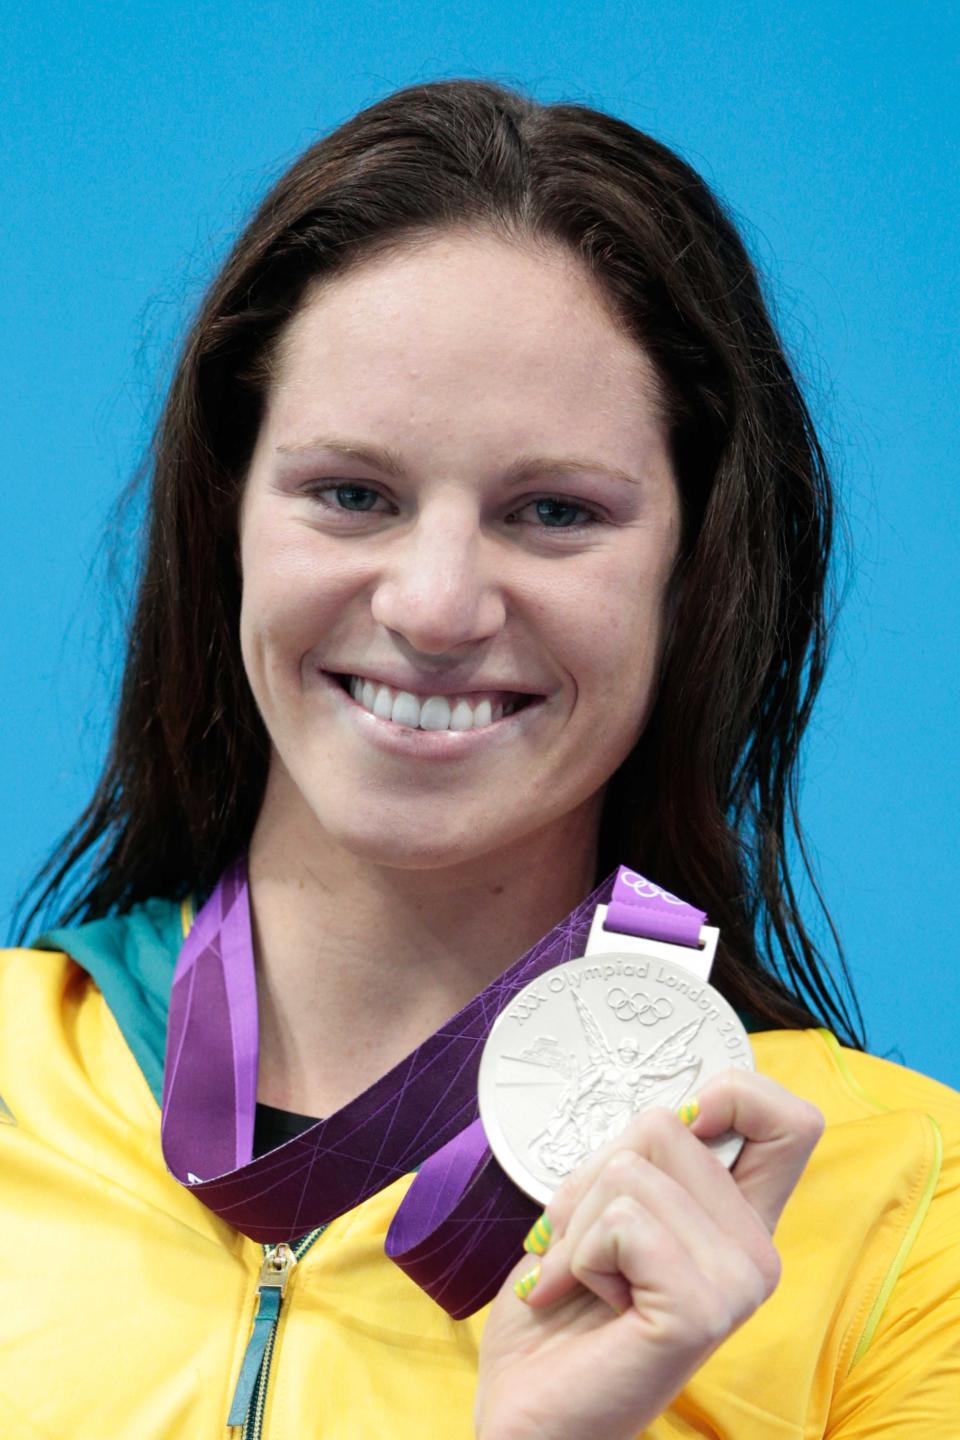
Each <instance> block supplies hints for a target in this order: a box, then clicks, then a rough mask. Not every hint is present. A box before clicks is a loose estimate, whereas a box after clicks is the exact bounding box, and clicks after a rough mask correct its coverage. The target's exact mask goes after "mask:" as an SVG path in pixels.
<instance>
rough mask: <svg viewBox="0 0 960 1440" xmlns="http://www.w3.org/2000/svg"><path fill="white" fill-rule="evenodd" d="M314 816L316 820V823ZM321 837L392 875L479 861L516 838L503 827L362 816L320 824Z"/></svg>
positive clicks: (410, 815) (409, 815)
mask: <svg viewBox="0 0 960 1440" xmlns="http://www.w3.org/2000/svg"><path fill="white" fill-rule="evenodd" d="M319 818H320V817H318V819H319ZM321 824H322V827H323V829H324V831H325V833H326V835H327V836H328V837H329V838H330V839H331V840H332V841H333V842H334V843H335V844H336V845H338V846H339V847H340V848H342V849H343V850H345V851H347V853H348V854H350V855H353V856H354V857H355V858H356V859H358V860H362V861H364V862H366V863H367V864H369V865H376V866H382V867H385V868H388V869H396V870H435V869H443V868H445V867H447V866H449V865H458V864H463V863H465V862H467V861H470V860H474V859H479V857H480V856H481V855H486V854H489V853H490V852H491V851H494V852H495V851H497V850H499V849H501V848H503V847H504V846H506V845H509V844H510V842H511V841H512V840H516V839H517V838H518V837H517V836H516V835H515V834H513V833H512V832H511V833H508V832H507V831H506V830H505V828H504V827H503V826H497V825H487V826H485V825H482V824H477V823H474V824H464V823H463V822H462V821H460V822H459V823H457V822H451V823H448V824H442V823H441V824H438V823H437V819H436V817H435V816H429V817H428V816H422V817H417V816H416V815H415V814H413V813H411V812H410V811H408V812H407V813H406V814H405V815H403V816H397V817H386V816H384V817H380V818H379V819H377V817H374V816H369V815H368V816H366V817H365V818H364V822H363V823H362V824H359V823H357V821H356V817H352V818H351V820H349V821H347V822H345V823H343V824H341V825H337V824H331V819H330V817H329V816H324V817H323V820H322V821H321Z"/></svg>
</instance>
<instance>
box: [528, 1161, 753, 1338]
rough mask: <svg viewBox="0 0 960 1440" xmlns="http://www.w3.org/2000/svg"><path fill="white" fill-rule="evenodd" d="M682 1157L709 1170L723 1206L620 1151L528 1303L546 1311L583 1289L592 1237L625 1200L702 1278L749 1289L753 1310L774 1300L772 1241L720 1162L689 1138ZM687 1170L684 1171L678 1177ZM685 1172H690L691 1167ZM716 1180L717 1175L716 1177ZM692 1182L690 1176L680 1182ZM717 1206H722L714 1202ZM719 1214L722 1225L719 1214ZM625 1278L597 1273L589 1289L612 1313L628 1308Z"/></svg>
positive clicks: (553, 1250)
mask: <svg viewBox="0 0 960 1440" xmlns="http://www.w3.org/2000/svg"><path fill="white" fill-rule="evenodd" d="M684 1139H685V1144H681V1145H680V1147H678V1148H680V1149H687V1150H691V1149H692V1150H693V1151H694V1152H696V1151H699V1152H700V1154H701V1156H703V1158H704V1160H705V1161H706V1162H708V1163H707V1165H706V1166H705V1168H706V1169H707V1171H708V1178H712V1179H714V1180H715V1181H717V1182H718V1184H719V1186H720V1190H721V1192H725V1191H727V1190H729V1191H730V1192H731V1193H730V1194H726V1193H723V1203H722V1204H721V1203H719V1202H718V1203H711V1197H710V1195H709V1194H705V1193H704V1186H703V1185H702V1184H700V1183H697V1184H696V1186H695V1188H696V1189H697V1190H699V1191H700V1192H701V1197H698V1196H697V1195H696V1194H695V1193H693V1191H692V1190H691V1189H688V1188H686V1187H685V1184H684V1183H683V1181H680V1182H679V1183H678V1179H676V1178H673V1177H672V1176H671V1175H669V1174H667V1173H666V1172H665V1171H664V1170H662V1169H660V1168H658V1167H657V1166H655V1165H653V1164H652V1163H651V1162H650V1161H649V1160H647V1159H645V1158H644V1157H643V1156H641V1155H638V1154H637V1153H636V1152H635V1151H630V1150H618V1151H616V1152H615V1153H614V1154H612V1155H611V1156H609V1158H608V1160H607V1162H606V1164H605V1165H604V1167H603V1169H602V1171H601V1172H600V1174H599V1175H598V1176H597V1177H596V1178H595V1180H594V1183H593V1185H592V1186H591V1187H590V1189H589V1190H588V1191H587V1193H586V1194H585V1195H584V1196H583V1197H582V1199H581V1201H580V1204H579V1205H578V1206H577V1208H576V1210H575V1212H574V1214H573V1215H572V1217H571V1218H570V1221H569V1223H568V1224H567V1226H566V1228H565V1229H564V1232H563V1234H562V1235H561V1236H560V1237H559V1238H558V1239H557V1240H556V1241H555V1242H554V1244H552V1245H551V1246H550V1249H549V1250H548V1252H547V1254H546V1256H545V1258H544V1260H543V1262H542V1265H541V1270H540V1274H539V1278H538V1282H537V1285H536V1288H535V1295H536V1298H535V1299H534V1298H532V1295H531V1301H530V1303H531V1304H532V1305H533V1306H534V1307H535V1308H538V1307H539V1306H541V1305H549V1304H552V1303H554V1302H555V1301H556V1300H558V1299H560V1298H561V1297H562V1296H563V1295H565V1294H567V1293H568V1292H569V1291H570V1290H572V1289H574V1288H575V1287H576V1285H577V1283H578V1282H579V1283H581V1284H586V1283H587V1282H586V1281H584V1280H583V1279H582V1277H581V1275H580V1271H579V1268H578V1260H577V1257H578V1256H580V1255H581V1254H582V1246H583V1244H584V1242H585V1237H586V1236H587V1235H588V1234H594V1232H595V1230H596V1227H597V1225H598V1224H599V1225H600V1226H601V1228H602V1226H603V1224H604V1222H605V1220H609V1217H610V1216H611V1214H613V1215H615V1214H616V1208H617V1205H618V1203H619V1201H621V1200H629V1201H630V1202H631V1203H632V1204H636V1205H639V1206H641V1207H642V1209H643V1211H644V1213H645V1214H646V1215H647V1216H648V1217H649V1220H650V1222H651V1223H652V1224H654V1225H656V1227H657V1230H658V1233H659V1234H660V1235H661V1236H669V1237H670V1245H671V1248H672V1250H673V1251H674V1252H675V1253H677V1252H678V1247H679V1250H682V1251H683V1253H684V1255H685V1256H686V1258H687V1260H688V1261H689V1262H692V1264H693V1265H694V1266H695V1267H696V1268H697V1270H698V1273H700V1274H701V1275H703V1276H705V1277H707V1279H709V1281H710V1282H711V1283H716V1284H718V1285H720V1286H721V1287H723V1288H726V1289H729V1290H730V1291H731V1292H734V1291H738V1290H739V1289H741V1288H743V1287H744V1286H745V1287H746V1290H747V1292H748V1294H749V1295H750V1296H751V1297H753V1299H754V1301H755V1304H759V1303H760V1301H761V1300H762V1299H765V1298H766V1296H767V1295H769V1294H771V1293H772V1291H773V1289H774V1288H775V1286H776V1283H777V1280H778V1279H779V1275H780V1263H779V1258H778V1256H777V1253H776V1251H775V1249H774V1248H773V1244H772V1243H771V1240H770V1236H769V1233H768V1232H767V1231H766V1229H765V1228H764V1227H763V1226H762V1224H761V1223H760V1221H759V1220H758V1219H757V1217H756V1216H755V1215H754V1213H753V1210H752V1209H751V1208H750V1206H749V1205H748V1204H747V1202H746V1201H744V1200H743V1199H742V1197H740V1196H739V1194H738V1192H737V1190H736V1186H735V1185H734V1183H733V1181H732V1180H731V1179H730V1176H729V1175H728V1174H727V1172H726V1171H725V1170H724V1169H723V1167H722V1166H721V1165H720V1164H719V1162H718V1161H717V1160H716V1159H715V1158H714V1157H713V1156H712V1155H710V1154H709V1153H708V1152H704V1150H703V1146H702V1145H701V1143H700V1142H699V1141H697V1140H693V1139H692V1137H690V1136H685V1137H684ZM683 1168H684V1167H681V1170H682V1169H683ZM686 1168H687V1169H688V1170H690V1169H692V1167H690V1166H688V1167H686ZM711 1172H712V1173H711ZM683 1178H684V1179H686V1178H688V1177H687V1176H684V1177H683ZM713 1200H714V1201H717V1196H716V1194H714V1196H713ZM718 1211H722V1212H723V1215H722V1222H720V1221H718V1216H717V1213H716V1212H718ZM627 1279H628V1277H624V1276H617V1275H613V1274H610V1275H608V1274H606V1273H604V1272H603V1271H600V1272H599V1273H598V1275H597V1276H596V1277H594V1280H593V1282H592V1283H590V1288H591V1289H593V1291H594V1293H595V1294H596V1295H598V1296H599V1298H600V1299H602V1300H604V1301H605V1302H606V1303H607V1304H608V1305H610V1306H612V1307H613V1309H615V1310H623V1309H625V1308H626V1306H627V1305H628V1304H629V1303H630V1295H629V1285H628V1283H627Z"/></svg>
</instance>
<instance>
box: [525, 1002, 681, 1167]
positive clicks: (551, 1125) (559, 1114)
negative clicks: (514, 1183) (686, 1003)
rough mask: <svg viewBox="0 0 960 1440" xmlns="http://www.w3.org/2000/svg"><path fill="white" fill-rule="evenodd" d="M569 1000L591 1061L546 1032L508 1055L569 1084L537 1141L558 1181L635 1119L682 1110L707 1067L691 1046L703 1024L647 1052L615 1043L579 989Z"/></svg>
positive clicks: (628, 1038) (630, 1042)
mask: <svg viewBox="0 0 960 1440" xmlns="http://www.w3.org/2000/svg"><path fill="white" fill-rule="evenodd" d="M617 990H620V994H621V995H623V994H624V992H623V991H622V989H620V987H614V988H613V989H612V990H609V991H608V992H607V995H606V1001H607V1004H608V1005H609V1006H610V1008H611V1009H612V1010H613V1011H614V1013H615V1014H616V1013H618V1008H621V1009H622V1008H624V1007H623V1005H622V1002H620V1006H619V1007H618V999H617ZM569 998H570V1000H571V1001H572V1003H573V1004H574V1006H575V1007H576V1009H577V1012H578V1015H579V1019H580V1024H581V1025H582V1027H583V1032H584V1037H585V1039H586V1042H587V1055H586V1058H585V1059H582V1060H581V1059H579V1058H578V1056H577V1054H576V1053H570V1052H565V1051H564V1050H563V1049H562V1047H561V1046H560V1044H559V1042H558V1041H557V1040H556V1038H555V1037H554V1036H552V1035H539V1036H537V1038H536V1039H535V1040H534V1042H533V1044H532V1045H531V1046H530V1047H529V1048H528V1049H526V1050H523V1051H521V1052H520V1054H518V1055H515V1056H513V1055H511V1056H505V1057H504V1059H508V1060H517V1061H518V1062H520V1063H521V1064H527V1065H541V1066H546V1067H547V1068H548V1069H551V1070H555V1071H556V1072H557V1073H558V1074H560V1075H562V1076H563V1079H564V1080H565V1082H566V1086H565V1089H564V1091H563V1093H562V1094H561V1096H560V1098H559V1100H558V1102H557V1104H556V1106H555V1108H554V1110H553V1113H552V1114H551V1115H550V1116H549V1118H548V1120H547V1123H546V1125H545V1126H544V1128H543V1130H541V1131H540V1132H539V1134H537V1135H534V1136H532V1137H531V1139H530V1141H529V1144H530V1148H531V1152H532V1155H533V1157H534V1158H535V1159H537V1160H539V1162H540V1164H541V1165H542V1166H543V1167H544V1168H545V1169H546V1170H549V1171H550V1172H551V1174H553V1175H556V1177H557V1183H558V1184H559V1182H560V1181H561V1180H563V1179H564V1178H565V1177H566V1176H567V1175H569V1173H570V1171H571V1170H574V1169H576V1167H577V1166H578V1165H579V1164H580V1162H581V1161H582V1160H585V1159H586V1157H587V1156H588V1155H592V1154H593V1152H594V1151H595V1150H599V1148H600V1146H601V1145H603V1144H605V1142H606V1141H607V1140H610V1139H612V1138H613V1137H614V1136H615V1135H616V1134H618V1133H619V1131H621V1130H622V1129H623V1128H624V1126H625V1125H626V1124H627V1122H628V1121H629V1120H630V1118H631V1116H632V1115H635V1114H637V1113H638V1112H639V1111H641V1110H647V1109H649V1108H650V1106H652V1105H666V1106H669V1107H673V1106H676V1105H678V1104H679V1103H680V1098H681V1097H682V1096H683V1095H684V1094H685V1093H686V1092H687V1091H688V1090H689V1089H690V1087H691V1086H692V1085H693V1084H694V1083H695V1081H696V1078H697V1076H698V1075H699V1073H700V1069H701V1062H700V1060H699V1058H698V1057H697V1056H696V1055H695V1054H693V1053H692V1052H691V1051H690V1050H689V1049H688V1048H687V1045H688V1042H689V1041H690V1040H692V1038H693V1037H694V1035H696V1033H697V1031H698V1030H699V1029H700V1026H701V1024H702V1023H703V1022H702V1021H701V1020H694V1021H691V1022H690V1023H689V1024H687V1025H682V1026H680V1028H679V1029H678V1030H675V1031H674V1032H673V1033H672V1034H669V1035H667V1036H666V1037H665V1038H664V1039H662V1040H661V1041H659V1042H658V1043H657V1044H656V1045H654V1046H653V1048H652V1049H649V1050H647V1051H646V1053H644V1052H643V1051H642V1050H641V1047H640V1042H639V1040H638V1039H637V1038H636V1037H635V1036H632V1035H625V1036H624V1037H623V1038H622V1039H619V1040H617V1041H615V1042H614V1044H611V1043H610V1042H609V1041H608V1040H607V1039H606V1037H605V1036H604V1033H603V1031H602V1030H601V1028H600V1025H599V1023H598V1021H597V1019H596V1016H595V1015H594V1014H593V1012H592V1011H591V1009H590V1007H589V1005H587V1003H586V1002H585V1001H584V1000H583V999H581V997H580V996H579V995H578V994H577V993H576V991H573V990H571V991H570V992H569ZM644 998H646V997H644ZM611 1002H612V1003H611ZM665 1006H666V1007H667V1008H666V1013H667V1014H670V1013H672V1008H673V1007H672V1006H670V1005H669V1001H667V1002H665ZM639 1013H643V1012H639ZM639 1013H638V1012H637V1011H636V1009H635V1008H631V1009H630V1010H629V1012H628V1014H627V1015H626V1016H625V1017H624V1018H627V1019H638V1018H639ZM654 1013H655V1014H656V1012H654ZM498 1083H499V1084H508V1085H509V1084H510V1083H511V1082H510V1081H509V1080H501V1081H499V1082H498ZM674 1097H676V1098H674Z"/></svg>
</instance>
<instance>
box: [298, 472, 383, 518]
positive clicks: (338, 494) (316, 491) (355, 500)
mask: <svg viewBox="0 0 960 1440" xmlns="http://www.w3.org/2000/svg"><path fill="white" fill-rule="evenodd" d="M307 493H308V494H309V495H311V496H312V497H313V499H315V500H319V502H320V504H321V505H324V506H326V507H327V508H328V509H330V510H348V511H350V512H351V514H355V515H362V514H366V513H368V512H369V511H371V510H377V511H378V513H379V512H383V511H384V509H385V508H386V506H387V502H386V501H385V500H384V497H383V496H382V495H381V494H380V492H379V490H374V489H372V488H371V486H369V485H358V484H356V483H355V482H354V481H350V480H348V481H343V482H342V483H341V484H339V485H330V484H326V485H311V486H309V487H308V491H307Z"/></svg>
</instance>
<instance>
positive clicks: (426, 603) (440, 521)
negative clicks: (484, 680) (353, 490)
mask: <svg viewBox="0 0 960 1440" xmlns="http://www.w3.org/2000/svg"><path fill="white" fill-rule="evenodd" d="M488 552H489V547H488V545H487V544H486V543H485V541H484V537H483V535H482V533H481V531H480V528H479V525H478V523H477V521H476V520H475V519H471V518H470V517H468V516H466V515H462V514H461V515H458V514H438V515H436V516H433V515H426V514H425V515H423V516H421V517H420V518H419V519H418V520H417V521H416V523H415V524H414V525H413V526H412V527H411V529H410V530H409V531H408V532H407V533H406V534H405V535H402V536H400V535H398V536H397V537H396V540H395V541H394V542H393V544H392V546H391V547H390V548H389V551H388V555H387V557H385V563H384V566H383V570H382V572H381V575H380V577H379V579H378V581H377V584H376V587H375V589H374V593H373V600H372V607H371V608H372V612H373V618H374V620H376V621H377V623H378V624H380V625H384V626H385V627H386V628H387V629H388V630H391V631H392V632H393V633H394V634H396V635H400V636H402V637H403V639H404V640H406V642H407V643H408V644H409V645H410V646H412V647H413V648H414V649H415V650H419V651H420V652H421V653H422V654H424V655H441V654H443V653H444V652H445V651H448V650H456V649H457V648H458V647H461V646H463V645H470V644H476V643H478V642H479V641H481V640H489V639H490V638H491V637H492V636H494V635H496V634H497V633H498V631H499V630H500V629H501V628H502V626H503V623H504V620H505V618H506V607H505V605H504V601H503V596H502V593H501V588H500V585H499V584H498V583H497V580H496V577H495V576H494V575H493V574H492V573H491V565H490V556H489V553H488Z"/></svg>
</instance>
